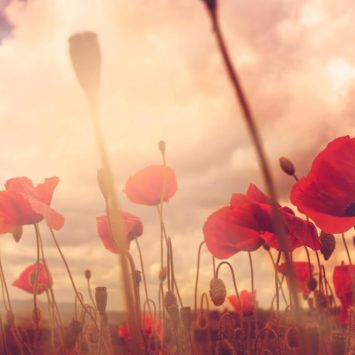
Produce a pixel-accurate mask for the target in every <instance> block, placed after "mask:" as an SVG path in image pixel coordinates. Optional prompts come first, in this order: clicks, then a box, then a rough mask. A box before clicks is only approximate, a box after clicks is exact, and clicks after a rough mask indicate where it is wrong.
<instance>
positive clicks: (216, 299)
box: [210, 277, 227, 306]
mask: <svg viewBox="0 0 355 355" xmlns="http://www.w3.org/2000/svg"><path fill="white" fill-rule="evenodd" d="M226 295H227V290H226V286H225V285H224V282H223V281H222V280H221V279H218V278H216V277H214V278H213V279H212V280H211V282H210V297H211V300H212V302H213V304H214V305H215V306H221V305H222V304H223V303H224V301H225V299H226Z"/></svg>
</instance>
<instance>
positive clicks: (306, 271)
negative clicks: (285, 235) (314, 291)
mask: <svg viewBox="0 0 355 355" xmlns="http://www.w3.org/2000/svg"><path fill="white" fill-rule="evenodd" d="M292 266H293V270H294V273H295V277H296V283H297V288H298V290H299V291H300V292H302V293H303V295H305V296H308V295H309V294H310V292H311V290H310V289H309V288H308V281H309V279H310V278H311V276H312V272H313V265H312V264H309V263H308V262H306V261H295V262H293V263H292ZM277 271H278V272H280V273H281V274H283V275H285V276H286V280H287V282H289V277H288V275H287V265H286V263H283V264H281V265H279V267H278V270H277Z"/></svg>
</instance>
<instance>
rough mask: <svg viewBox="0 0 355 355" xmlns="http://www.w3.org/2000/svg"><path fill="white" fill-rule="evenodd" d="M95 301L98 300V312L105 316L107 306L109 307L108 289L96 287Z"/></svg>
mask: <svg viewBox="0 0 355 355" xmlns="http://www.w3.org/2000/svg"><path fill="white" fill-rule="evenodd" d="M95 300H96V307H97V310H98V311H99V313H100V315H101V316H103V315H104V314H105V310H106V306H107V289H106V287H96V289H95Z"/></svg>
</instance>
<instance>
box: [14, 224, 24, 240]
mask: <svg viewBox="0 0 355 355" xmlns="http://www.w3.org/2000/svg"><path fill="white" fill-rule="evenodd" d="M22 233H23V228H22V226H19V227H16V229H15V230H13V231H12V236H13V237H14V239H15V242H16V243H18V242H19V241H20V240H21V237H22Z"/></svg>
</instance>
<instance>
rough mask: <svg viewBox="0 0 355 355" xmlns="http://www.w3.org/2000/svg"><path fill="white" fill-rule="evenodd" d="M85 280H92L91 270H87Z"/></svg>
mask: <svg viewBox="0 0 355 355" xmlns="http://www.w3.org/2000/svg"><path fill="white" fill-rule="evenodd" d="M84 275H85V278H86V279H88V280H90V279H91V270H89V269H86V270H85V272H84Z"/></svg>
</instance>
